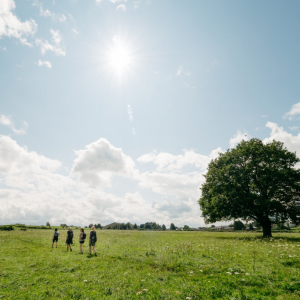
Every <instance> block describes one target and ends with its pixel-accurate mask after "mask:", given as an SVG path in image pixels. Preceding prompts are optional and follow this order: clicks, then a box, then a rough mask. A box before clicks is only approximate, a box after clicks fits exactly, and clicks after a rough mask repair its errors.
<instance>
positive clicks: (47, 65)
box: [38, 59, 52, 68]
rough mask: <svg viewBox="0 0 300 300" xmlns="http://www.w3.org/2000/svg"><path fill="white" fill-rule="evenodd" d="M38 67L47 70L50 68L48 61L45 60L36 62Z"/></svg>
mask: <svg viewBox="0 0 300 300" xmlns="http://www.w3.org/2000/svg"><path fill="white" fill-rule="evenodd" d="M38 66H39V67H42V66H46V67H47V68H52V65H51V63H50V61H47V60H44V61H42V60H40V59H39V61H38Z"/></svg>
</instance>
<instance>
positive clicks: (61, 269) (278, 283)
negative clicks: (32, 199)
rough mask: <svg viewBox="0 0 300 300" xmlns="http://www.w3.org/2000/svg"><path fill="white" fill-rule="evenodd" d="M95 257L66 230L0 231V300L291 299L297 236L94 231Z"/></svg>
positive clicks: (296, 290)
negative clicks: (55, 237)
mask: <svg viewBox="0 0 300 300" xmlns="http://www.w3.org/2000/svg"><path fill="white" fill-rule="evenodd" d="M97 232H98V242H97V244H96V246H97V247H96V248H97V251H98V257H94V256H92V257H90V256H89V255H88V246H87V242H86V243H85V245H84V252H85V253H84V254H83V255H80V254H79V243H78V241H77V236H78V234H79V231H75V232H74V237H75V245H74V246H73V252H71V253H70V252H69V253H67V252H66V247H65V244H64V241H65V235H66V230H61V233H62V235H61V237H60V239H59V246H58V248H57V249H52V248H51V243H52V241H51V238H52V234H53V231H52V230H27V231H19V230H15V231H11V232H4V231H0V242H1V248H0V299H283V300H285V299H299V298H300V260H299V253H300V234H293V233H290V234H274V238H272V239H262V238H260V237H259V235H258V234H256V233H216V232H214V233H210V232H170V231H165V232H162V231H160V232H151V231H109V230H102V231H101V230H98V231H97Z"/></svg>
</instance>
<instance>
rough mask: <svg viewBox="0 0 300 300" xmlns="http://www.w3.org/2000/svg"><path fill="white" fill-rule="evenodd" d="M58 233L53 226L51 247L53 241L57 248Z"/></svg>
mask: <svg viewBox="0 0 300 300" xmlns="http://www.w3.org/2000/svg"><path fill="white" fill-rule="evenodd" d="M59 235H60V233H59V231H58V230H57V228H55V230H54V233H53V238H52V248H53V245H54V242H56V248H57V242H58V236H59Z"/></svg>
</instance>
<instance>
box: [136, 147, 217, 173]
mask: <svg viewBox="0 0 300 300" xmlns="http://www.w3.org/2000/svg"><path fill="white" fill-rule="evenodd" d="M183 152H184V154H183V155H172V154H170V153H165V152H161V153H157V152H156V151H153V152H151V153H147V154H144V155H142V156H140V157H139V158H138V159H137V161H138V162H140V163H150V162H152V163H154V164H155V165H156V167H157V171H159V172H172V171H178V170H180V169H182V168H183V167H185V166H194V167H196V168H198V169H200V170H205V169H206V168H207V165H208V164H209V162H210V161H211V160H212V159H214V158H216V157H217V156H218V153H220V152H222V149H221V148H218V149H215V150H213V151H212V152H211V153H210V155H209V156H206V155H201V154H198V153H196V152H195V151H194V150H186V149H184V150H183Z"/></svg>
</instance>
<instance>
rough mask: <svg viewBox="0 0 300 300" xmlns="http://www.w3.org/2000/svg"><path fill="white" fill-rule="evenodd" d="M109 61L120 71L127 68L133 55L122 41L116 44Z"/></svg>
mask: <svg viewBox="0 0 300 300" xmlns="http://www.w3.org/2000/svg"><path fill="white" fill-rule="evenodd" d="M109 62H110V64H111V65H112V67H113V68H114V69H115V70H117V71H118V72H121V71H123V70H125V69H127V68H128V67H129V66H130V63H131V56H130V53H129V51H128V49H127V48H126V47H124V46H123V45H122V44H120V43H118V44H117V45H115V46H114V48H113V49H112V50H111V52H110V54H109Z"/></svg>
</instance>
